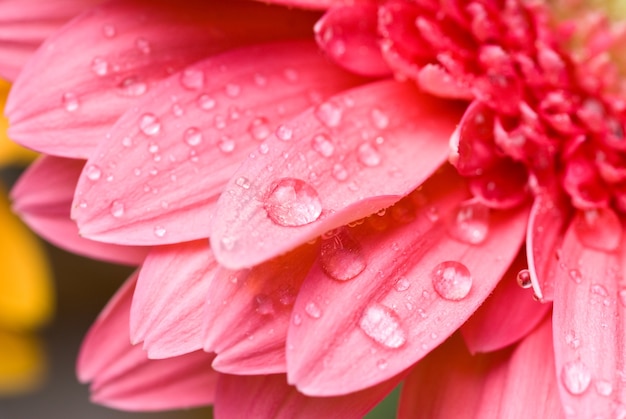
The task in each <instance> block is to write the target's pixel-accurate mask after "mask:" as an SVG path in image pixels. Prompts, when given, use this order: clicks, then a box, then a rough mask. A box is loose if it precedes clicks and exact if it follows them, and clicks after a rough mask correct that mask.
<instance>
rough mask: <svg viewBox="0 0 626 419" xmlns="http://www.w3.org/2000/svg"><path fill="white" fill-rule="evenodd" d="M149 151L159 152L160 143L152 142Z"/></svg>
mask: <svg viewBox="0 0 626 419" xmlns="http://www.w3.org/2000/svg"><path fill="white" fill-rule="evenodd" d="M148 152H149V153H152V154H154V153H158V152H159V145H158V144H155V143H150V144H148Z"/></svg>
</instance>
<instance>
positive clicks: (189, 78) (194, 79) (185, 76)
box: [180, 68, 204, 90]
mask: <svg viewBox="0 0 626 419" xmlns="http://www.w3.org/2000/svg"><path fill="white" fill-rule="evenodd" d="M180 84H181V85H182V86H183V87H184V88H185V89H188V90H200V89H202V88H203V87H204V72H203V71H202V70H198V69H195V68H187V69H185V70H183V72H182V73H181V74H180Z"/></svg>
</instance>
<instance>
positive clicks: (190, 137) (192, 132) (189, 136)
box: [183, 127, 202, 147]
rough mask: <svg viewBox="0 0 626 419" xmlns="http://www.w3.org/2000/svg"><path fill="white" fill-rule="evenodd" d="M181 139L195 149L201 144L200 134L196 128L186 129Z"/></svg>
mask: <svg viewBox="0 0 626 419" xmlns="http://www.w3.org/2000/svg"><path fill="white" fill-rule="evenodd" d="M183 138H184V140H185V142H186V143H187V145H189V146H190V147H195V146H197V145H200V143H202V132H201V131H200V130H199V129H198V128H196V127H191V128H187V129H186V130H185V133H184V134H183Z"/></svg>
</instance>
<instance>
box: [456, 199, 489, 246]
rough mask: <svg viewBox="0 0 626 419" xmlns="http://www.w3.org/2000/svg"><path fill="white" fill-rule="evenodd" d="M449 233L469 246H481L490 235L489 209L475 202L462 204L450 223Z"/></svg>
mask: <svg viewBox="0 0 626 419" xmlns="http://www.w3.org/2000/svg"><path fill="white" fill-rule="evenodd" d="M448 233H449V234H450V236H452V237H453V238H454V239H456V240H459V241H461V242H463V243H468V244H480V243H482V242H484V241H485V239H486V238H487V235H488V233H489V208H488V207H486V206H485V205H483V204H481V203H479V202H475V201H471V200H470V201H465V202H463V203H461V204H460V205H459V206H458V207H457V209H456V211H454V213H453V215H452V218H451V219H450V220H449V222H448Z"/></svg>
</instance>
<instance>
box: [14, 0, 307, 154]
mask: <svg viewBox="0 0 626 419" xmlns="http://www.w3.org/2000/svg"><path fill="white" fill-rule="evenodd" d="M209 3H210V4H209ZM209 3H207V2H206V1H202V0H191V1H185V2H182V3H174V2H171V1H168V0H156V1H153V0H128V1H114V2H110V3H107V4H105V5H103V6H101V7H98V8H94V9H92V10H89V11H87V12H86V13H84V14H83V15H81V16H80V17H79V18H77V19H75V20H73V21H72V22H71V23H70V24H68V25H67V26H65V27H64V28H63V29H62V30H60V31H59V32H57V33H55V34H54V35H53V36H51V37H49V38H48V39H47V40H46V42H45V43H44V45H43V46H42V48H41V49H40V50H39V51H38V53H37V54H36V55H35V56H34V57H33V59H32V60H31V61H30V62H29V63H28V65H27V66H26V67H25V68H24V70H23V71H22V72H21V74H20V77H19V78H18V79H17V80H16V81H15V85H14V87H13V90H12V92H11V96H10V98H9V102H8V104H7V109H6V113H7V115H8V116H9V117H10V119H11V124H12V125H11V130H10V134H11V136H12V138H13V139H14V140H15V141H17V142H19V143H21V144H24V145H27V146H28V147H30V148H34V149H36V150H39V151H42V152H46V153H49V154H53V155H60V156H65V157H78V158H88V157H89V156H90V155H91V153H92V152H93V150H94V148H95V147H96V145H97V144H98V142H99V141H100V140H101V139H102V138H104V136H105V135H106V133H107V131H108V128H109V127H110V126H111V125H112V124H113V123H114V122H115V121H116V120H117V119H118V118H119V117H120V116H121V115H122V114H123V113H124V112H125V111H126V110H127V109H128V108H129V107H132V106H134V105H136V104H137V103H138V102H139V101H140V100H141V99H142V98H143V96H144V95H145V94H146V93H147V92H149V91H150V90H151V89H152V88H153V87H154V86H155V85H156V84H157V83H158V82H159V81H160V80H162V79H164V78H167V77H169V76H170V75H171V74H172V73H174V72H176V71H178V70H181V69H182V68H184V67H186V66H187V65H189V64H191V63H193V62H195V61H198V60H200V59H203V58H205V57H207V56H210V55H212V54H215V53H218V52H220V51H224V50H226V49H229V48H233V47H236V46H239V45H242V44H246V43H251V42H262V41H268V40H273V39H280V38H285V37H303V36H305V35H308V34H309V32H310V27H311V25H312V22H313V19H314V18H315V16H316V15H314V14H309V13H306V12H297V11H288V10H286V9H284V8H278V7H273V6H267V5H262V4H257V3H253V2H252V3H251V2H244V1H241V2H239V1H237V2H233V1H229V2H228V3H224V2H221V1H212V2H209ZM76 51H89V55H86V54H84V53H82V52H81V53H76Z"/></svg>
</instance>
